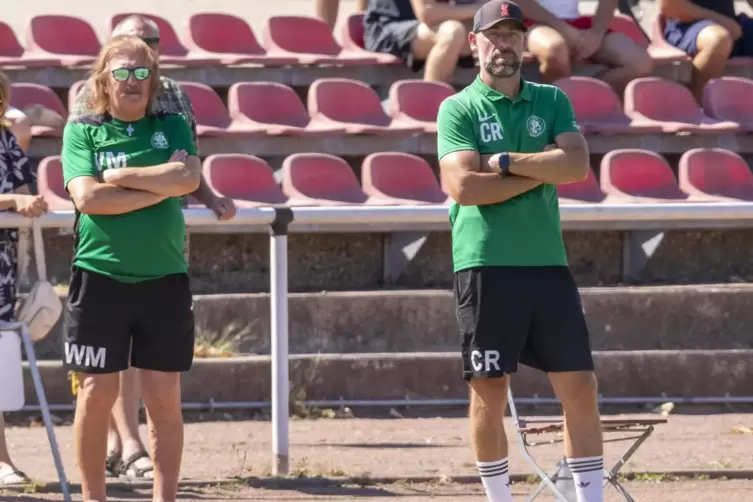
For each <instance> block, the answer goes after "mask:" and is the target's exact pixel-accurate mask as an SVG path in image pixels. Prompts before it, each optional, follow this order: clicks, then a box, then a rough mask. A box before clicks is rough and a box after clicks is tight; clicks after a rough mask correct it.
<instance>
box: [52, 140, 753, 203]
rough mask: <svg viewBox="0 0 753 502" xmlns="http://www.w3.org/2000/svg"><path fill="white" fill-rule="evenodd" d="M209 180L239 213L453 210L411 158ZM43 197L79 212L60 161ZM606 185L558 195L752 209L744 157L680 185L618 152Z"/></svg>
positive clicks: (229, 160) (605, 172)
mask: <svg viewBox="0 0 753 502" xmlns="http://www.w3.org/2000/svg"><path fill="white" fill-rule="evenodd" d="M203 170H204V175H205V177H206V179H207V182H208V183H209V185H210V187H211V188H212V190H214V191H215V193H217V194H218V195H222V196H225V197H230V198H232V199H234V200H235V201H236V203H237V204H238V206H240V207H258V206H268V205H274V204H287V205H298V206H300V205H344V204H377V205H395V204H446V203H449V202H450V198H449V197H448V196H447V193H446V191H445V190H443V189H442V188H441V185H440V182H438V181H437V178H436V176H435V175H434V172H433V170H432V168H431V166H430V165H429V164H428V163H427V162H426V161H425V160H423V159H422V158H420V157H417V156H415V155H410V154H407V153H398V152H382V153H374V154H371V155H369V156H368V157H366V158H365V159H364V161H363V164H362V166H361V184H360V185H359V183H358V180H357V178H356V176H355V174H354V172H353V170H352V169H351V167H350V166H349V165H348V163H347V162H345V160H343V159H341V158H339V157H336V156H333V155H328V154H324V153H298V154H293V155H291V156H289V157H287V158H286V159H285V161H284V162H283V166H282V183H281V184H280V185H278V183H277V181H276V180H275V178H274V173H273V170H272V168H271V167H270V166H269V164H268V163H267V162H266V161H264V160H263V159H260V158H258V157H255V156H252V155H240V154H219V155H212V156H209V157H207V158H206V160H205V161H204V165H203ZM38 172H39V175H38V179H39V182H38V185H39V189H38V190H39V193H40V194H42V195H44V196H45V198H47V200H48V201H49V203H50V206H51V208H52V209H53V210H70V209H72V208H73V206H72V204H71V202H70V199H69V198H68V195H67V193H66V192H65V189H64V187H63V175H62V167H61V165H60V157H47V158H45V159H44V160H43V161H42V162H41V163H40V165H39V171H38ZM600 175H601V183H599V182H598V181H597V180H596V176H595V174H594V172H593V171H589V176H588V178H587V179H586V180H584V181H582V182H580V183H573V184H570V185H561V186H559V187H558V188H557V190H558V193H559V197H560V202H561V203H584V202H592V203H601V202H609V203H624V202H678V201H708V202H713V201H740V200H743V201H753V173H751V171H750V168H749V167H748V164H747V163H746V162H745V160H743V159H742V158H741V157H740V156H739V155H737V154H735V153H733V152H730V151H727V150H721V149H704V148H699V149H694V150H690V151H688V152H686V153H685V154H684V155H683V156H682V158H681V159H680V165H679V185H678V181H677V178H676V177H675V175H674V172H673V171H672V168H671V167H670V166H669V164H668V163H667V161H666V160H665V159H664V158H663V157H662V156H661V155H659V154H657V153H654V152H650V151H647V150H615V151H613V152H610V153H609V154H607V155H606V156H605V157H604V159H603V160H602V163H601V169H600Z"/></svg>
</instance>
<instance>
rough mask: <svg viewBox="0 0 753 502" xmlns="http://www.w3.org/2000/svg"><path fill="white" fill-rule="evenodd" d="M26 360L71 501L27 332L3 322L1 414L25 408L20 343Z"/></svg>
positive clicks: (0, 329) (64, 491)
mask: <svg viewBox="0 0 753 502" xmlns="http://www.w3.org/2000/svg"><path fill="white" fill-rule="evenodd" d="M22 342H23V350H24V352H26V359H27V360H28V361H29V369H30V370H31V378H32V380H33V381H34V389H35V390H36V392H37V398H38V399H39V408H40V409H41V410H42V418H43V419H44V425H45V427H46V428H47V439H48V440H49V442H50V449H51V450H52V457H53V459H54V461H55V468H57V471H58V478H59V479H60V491H61V492H62V494H63V499H64V500H65V502H71V494H70V490H69V488H68V480H67V478H66V476H65V469H64V468H63V461H62V459H61V457H60V450H59V449H58V442H57V439H56V438H55V429H54V426H53V423H52V418H51V417H50V406H49V404H48V403H47V397H46V395H45V393H44V386H43V385H42V377H41V375H40V374H39V367H38V366H37V358H36V356H35V354H34V345H33V344H32V342H31V338H30V337H29V331H28V329H27V328H26V324H24V323H3V324H2V325H1V326H0V375H2V378H3V380H2V382H3V385H2V387H0V389H1V390H0V412H3V411H18V410H20V409H21V408H23V406H24V401H25V396H24V383H23V361H22V357H21V343H22Z"/></svg>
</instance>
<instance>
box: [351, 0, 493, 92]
mask: <svg viewBox="0 0 753 502" xmlns="http://www.w3.org/2000/svg"><path fill="white" fill-rule="evenodd" d="M476 10H478V5H477V4H474V3H470V4H469V3H468V2H463V4H462V5H461V4H459V3H456V2H452V3H446V2H438V1H437V0H369V6H368V8H367V10H366V16H365V18H364V37H363V38H364V45H365V47H366V49H367V50H370V51H373V52H385V53H388V54H393V55H395V56H398V57H400V58H402V59H403V60H404V61H405V63H406V64H407V65H408V67H409V68H411V69H412V70H413V71H416V72H418V71H421V70H422V69H423V70H424V80H428V81H439V82H450V81H451V80H452V76H453V73H454V72H455V67H456V66H461V67H468V68H470V67H473V66H474V65H475V60H474V59H473V56H472V55H471V47H470V44H469V43H468V27H467V26H466V25H467V24H470V22H471V21H472V20H473V16H474V15H475V14H476ZM424 67H425V69H424Z"/></svg>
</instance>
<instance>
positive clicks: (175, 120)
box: [166, 114, 196, 155]
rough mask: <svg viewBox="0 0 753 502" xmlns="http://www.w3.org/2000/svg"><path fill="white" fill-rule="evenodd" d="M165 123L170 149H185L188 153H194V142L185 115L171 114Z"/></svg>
mask: <svg viewBox="0 0 753 502" xmlns="http://www.w3.org/2000/svg"><path fill="white" fill-rule="evenodd" d="M166 125H167V127H169V128H170V130H169V131H168V137H169V138H170V149H171V150H172V151H175V150H185V151H186V152H188V155H196V144H195V143H194V140H193V133H192V132H191V126H190V125H189V124H188V120H186V117H184V116H183V114H175V115H171V116H170V119H169V121H168V123H167V124H166Z"/></svg>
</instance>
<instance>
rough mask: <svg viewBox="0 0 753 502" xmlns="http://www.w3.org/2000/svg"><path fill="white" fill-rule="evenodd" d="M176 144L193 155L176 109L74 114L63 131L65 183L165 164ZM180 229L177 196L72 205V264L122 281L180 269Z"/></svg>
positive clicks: (183, 265)
mask: <svg viewBox="0 0 753 502" xmlns="http://www.w3.org/2000/svg"><path fill="white" fill-rule="evenodd" d="M175 150H185V151H186V152H188V153H189V154H190V155H196V148H195V147H194V143H193V139H192V137H191V128H190V127H189V125H188V122H187V121H186V119H185V118H184V117H183V115H179V114H170V113H158V114H156V115H147V116H146V117H144V118H142V119H141V120H138V121H136V122H128V123H126V122H121V121H120V120H117V119H115V118H112V117H111V116H109V115H85V116H82V117H79V118H76V119H74V120H73V121H71V122H68V124H67V125H66V126H65V131H64V132H63V152H62V163H63V177H64V179H65V187H66V189H67V188H68V183H69V182H70V181H71V180H72V179H73V178H77V177H79V176H92V177H95V178H99V176H100V173H101V172H102V171H103V170H105V169H118V168H121V167H148V166H155V165H159V164H164V163H166V162H167V161H168V160H169V158H170V155H172V153H173V152H174V151H175ZM185 232H186V225H185V220H184V219H183V211H182V209H181V199H180V197H170V198H168V199H165V200H164V201H162V202H160V203H159V204H155V205H153V206H149V207H145V208H143V209H139V210H137V211H131V212H129V213H124V214H118V215H90V214H83V213H79V212H78V211H76V222H75V227H74V233H75V241H74V242H75V245H74V246H75V247H74V254H73V265H75V266H77V267H80V268H82V269H85V270H89V271H92V272H96V273H99V274H102V275H105V276H108V277H111V278H113V279H115V280H118V281H121V282H140V281H146V280H150V279H157V278H160V277H164V276H166V275H170V274H177V273H185V272H186V270H187V265H186V259H185V256H184V242H185V241H184V239H185Z"/></svg>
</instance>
